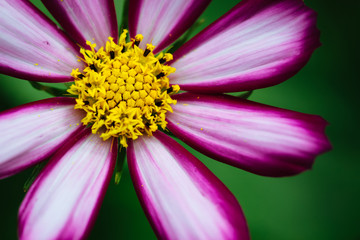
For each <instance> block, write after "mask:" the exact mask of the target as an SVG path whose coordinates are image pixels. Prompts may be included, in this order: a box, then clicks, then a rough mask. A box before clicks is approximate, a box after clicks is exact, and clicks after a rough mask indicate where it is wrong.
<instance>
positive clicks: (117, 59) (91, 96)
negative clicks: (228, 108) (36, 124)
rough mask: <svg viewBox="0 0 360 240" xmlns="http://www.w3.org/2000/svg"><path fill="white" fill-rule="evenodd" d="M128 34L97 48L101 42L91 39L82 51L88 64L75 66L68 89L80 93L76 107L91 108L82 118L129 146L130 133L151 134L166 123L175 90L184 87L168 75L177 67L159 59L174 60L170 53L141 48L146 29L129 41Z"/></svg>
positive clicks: (103, 134)
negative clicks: (79, 66) (156, 52)
mask: <svg viewBox="0 0 360 240" xmlns="http://www.w3.org/2000/svg"><path fill="white" fill-rule="evenodd" d="M126 38H127V30H124V31H123V33H122V34H121V35H120V38H119V43H118V44H116V43H115V42H114V41H113V38H111V37H109V38H108V39H109V41H108V42H107V43H106V45H105V46H104V47H101V48H99V49H98V50H97V51H96V50H95V48H96V44H95V43H91V42H89V41H87V44H88V45H89V46H90V48H91V50H85V49H81V50H80V53H81V54H82V58H80V59H81V60H82V61H84V62H85V64H86V67H85V69H84V70H83V71H79V69H73V70H72V72H71V76H73V77H74V84H73V85H72V86H71V87H70V88H69V90H68V92H69V93H70V94H73V95H77V96H78V97H77V99H76V104H75V109H83V110H84V111H85V112H86V116H85V117H84V118H83V119H82V120H81V122H82V123H83V124H84V125H89V126H91V131H92V132H93V133H94V134H99V135H100V137H101V138H103V139H104V140H106V139H109V138H110V137H118V138H119V139H120V144H121V145H122V146H124V147H127V139H128V138H130V139H133V140H135V139H137V138H138V137H139V136H141V135H143V134H146V135H152V132H154V131H156V130H157V129H158V127H159V126H160V127H162V128H166V124H167V122H166V120H165V114H166V112H168V111H170V112H172V108H171V106H170V105H171V104H175V103H176V100H173V99H171V97H170V94H173V93H176V92H177V91H178V90H179V87H178V86H177V85H173V86H171V88H170V85H169V79H168V77H167V76H168V74H170V73H172V72H174V71H175V69H174V68H172V67H170V66H167V65H162V63H161V61H164V60H161V61H160V60H159V59H165V60H166V61H170V60H171V59H172V55H171V54H168V53H166V54H162V53H160V54H159V56H158V57H155V56H154V54H153V53H152V51H153V50H154V48H155V46H153V45H152V44H146V48H145V49H141V48H139V47H138V46H139V44H140V42H141V41H142V40H143V36H142V35H141V34H138V35H136V36H135V38H134V39H132V40H131V41H130V42H126ZM159 74H160V75H161V76H160V75H159ZM168 89H171V91H169V90H168ZM100 132H101V134H100Z"/></svg>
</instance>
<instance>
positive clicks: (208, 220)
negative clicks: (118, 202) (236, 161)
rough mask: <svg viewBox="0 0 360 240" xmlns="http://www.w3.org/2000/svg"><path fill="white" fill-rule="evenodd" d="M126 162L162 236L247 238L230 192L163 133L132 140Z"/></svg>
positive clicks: (160, 237)
mask: <svg viewBox="0 0 360 240" xmlns="http://www.w3.org/2000/svg"><path fill="white" fill-rule="evenodd" d="M128 164H129V170H130V173H131V177H132V179H133V182H134V186H135V190H136V192H137V195H138V197H139V199H140V202H141V204H142V207H143V208H144V211H145V213H146V215H147V217H148V219H149V221H150V222H151V224H152V226H153V228H154V230H155V232H156V234H157V236H158V238H159V239H249V233H248V229H247V225H246V220H245V218H244V216H243V213H242V210H241V208H240V206H239V204H238V202H237V200H236V199H235V197H234V196H233V195H232V194H231V192H230V191H229V190H228V189H227V188H226V187H225V185H223V184H222V183H221V181H220V180H219V179H218V178H216V177H215V175H213V174H212V173H211V172H210V171H209V169H207V168H206V167H205V165H203V164H202V163H201V162H200V161H199V160H198V159H196V158H195V157H194V156H193V155H191V154H190V153H189V152H188V151H186V150H185V149H184V148H183V147H182V146H181V145H179V144H178V143H177V142H176V141H174V140H173V139H172V138H170V137H168V136H166V135H165V134H164V133H161V132H156V133H155V134H154V136H153V137H147V136H144V137H140V138H139V139H137V140H135V141H133V142H131V143H130V144H129V147H128Z"/></svg>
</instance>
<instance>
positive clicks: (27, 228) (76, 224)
mask: <svg viewBox="0 0 360 240" xmlns="http://www.w3.org/2000/svg"><path fill="white" fill-rule="evenodd" d="M89 134H90V131H87V132H83V133H82V134H81V135H80V136H78V137H79V139H73V140H72V141H70V142H69V143H68V144H66V145H65V146H64V147H63V148H61V149H60V150H59V152H58V153H57V154H56V155H55V156H54V158H53V159H51V160H50V162H49V164H48V165H47V166H46V167H45V169H44V170H43V171H42V172H41V174H40V175H39V176H38V178H37V179H36V180H35V182H34V183H33V185H32V186H31V188H30V189H29V191H28V193H27V194H26V196H25V199H24V201H23V202H22V204H21V206H20V210H19V237H20V239H22V240H26V239H29V240H30V239H36V240H42V239H44V240H46V239H83V238H85V237H86V235H87V234H88V233H89V230H90V228H91V225H92V223H93V222H94V219H95V217H96V215H97V212H98V210H99V207H100V205H101V202H102V200H103V197H104V194H105V191H106V189H107V186H108V183H109V180H110V178H111V175H112V171H113V169H114V165H115V160H116V153H117V151H116V150H117V143H116V139H113V138H111V139H109V140H108V141H103V140H102V139H101V138H100V137H99V135H95V134H90V135H89Z"/></svg>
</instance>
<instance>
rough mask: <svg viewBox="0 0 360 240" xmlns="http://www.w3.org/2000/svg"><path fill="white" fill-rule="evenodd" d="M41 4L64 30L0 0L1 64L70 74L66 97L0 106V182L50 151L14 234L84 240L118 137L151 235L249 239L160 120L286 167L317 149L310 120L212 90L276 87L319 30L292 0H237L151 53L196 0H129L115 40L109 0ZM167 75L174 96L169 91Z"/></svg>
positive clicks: (63, 78) (232, 206) (56, 77)
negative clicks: (192, 32) (187, 36)
mask: <svg viewBox="0 0 360 240" xmlns="http://www.w3.org/2000/svg"><path fill="white" fill-rule="evenodd" d="M43 3H44V5H45V6H46V7H47V8H48V10H49V11H50V13H51V14H52V15H53V16H54V17H55V19H56V20H57V21H58V22H59V24H60V25H61V26H62V28H63V29H64V30H65V31H66V33H67V34H68V35H66V34H65V33H64V32H63V31H62V30H60V29H59V28H58V27H57V26H56V25H55V24H53V23H52V22H51V21H50V20H49V19H48V18H47V17H45V16H44V15H43V14H42V13H41V12H40V11H39V10H38V9H36V8H35V7H34V6H33V5H32V4H31V3H29V2H28V1H24V0H17V1H14V0H11V1H10V0H4V1H2V2H1V3H0V26H1V32H2V35H1V37H0V48H1V55H0V72H1V73H4V74H8V75H10V76H15V77H19V78H22V79H26V80H30V81H42V82H69V81H74V80H75V82H74V85H72V87H71V88H70V90H69V92H70V93H72V94H74V95H77V96H76V97H77V99H76V101H75V99H74V98H72V97H69V96H67V97H66V96H65V97H64V96H63V97H55V98H50V99H45V100H41V101H37V102H33V103H30V104H25V105H23V106H19V107H17V108H14V109H10V110H8V111H5V112H3V113H1V115H0V131H1V133H2V137H1V138H0V146H1V148H0V177H1V178H4V177H8V176H11V175H13V174H15V173H18V172H19V171H21V170H23V169H25V168H27V167H30V166H33V165H35V164H37V163H39V162H41V161H43V160H44V159H47V158H49V157H51V159H50V161H49V162H48V164H47V165H46V166H45V167H44V169H43V170H42V172H41V173H40V174H39V176H38V177H37V178H36V180H35V181H34V183H33V184H32V186H31V187H30V189H29V191H28V192H27V194H26V196H25V199H24V201H23V202H22V204H21V207H20V210H19V237H20V238H21V239H55V238H56V239H58V238H61V239H64V238H66V239H67V238H69V239H81V238H85V237H86V236H87V234H88V233H89V231H90V229H91V226H92V224H93V222H94V219H95V217H96V215H97V212H98V210H99V206H100V204H101V202H102V199H103V197H104V194H105V190H106V188H107V186H108V184H109V181H110V178H111V176H112V173H113V170H114V166H115V162H116V157H117V154H118V152H119V149H118V147H119V148H123V147H127V160H128V165H129V170H130V173H131V176H132V180H133V182H134V187H135V189H136V192H137V194H138V197H139V199H140V202H141V204H142V207H143V208H144V211H145V213H146V215H147V217H148V219H149V221H150V223H151V225H152V227H153V229H154V231H155V233H156V234H157V236H158V237H159V238H167V239H194V238H196V239H249V233H248V229H247V224H246V220H245V218H244V216H243V213H242V210H241V208H240V205H239V204H238V202H237V200H236V199H235V198H234V196H233V195H232V194H231V192H230V191H229V190H228V189H227V188H226V187H225V186H224V185H223V184H222V183H221V182H220V180H219V179H218V178H216V177H215V176H214V175H213V174H212V173H211V172H210V171H209V170H208V169H207V168H206V167H205V165H203V164H202V163H201V162H200V161H199V160H198V159H196V158H195V157H194V156H192V155H191V154H190V153H189V152H188V151H187V150H185V149H184V148H183V147H182V146H181V145H180V144H178V143H177V142H176V141H175V140H173V139H172V138H171V137H169V136H167V135H166V134H165V133H163V132H161V131H159V130H158V127H159V126H160V127H162V128H165V130H169V131H171V133H173V134H174V135H175V136H177V137H178V138H179V139H181V140H182V141H183V142H185V143H187V144H188V145H189V146H191V147H193V148H194V149H196V150H198V151H200V152H201V153H203V154H205V155H207V156H210V157H212V158H214V159H216V160H219V161H222V162H224V163H227V164H231V165H233V166H236V167H239V168H242V169H245V170H247V171H250V172H253V173H256V174H260V175H264V176H273V177H279V176H290V175H294V174H298V173H300V172H302V171H304V170H307V169H309V168H311V166H312V164H313V162H314V158H315V157H316V156H317V155H318V154H321V153H323V152H325V151H327V150H329V149H330V144H329V142H328V140H327V138H326V136H325V134H324V129H325V126H326V122H325V121H324V120H323V119H322V118H321V117H318V116H314V115H308V114H303V113H297V112H293V111H290V110H284V109H279V108H275V107H271V106H267V105H263V104H259V103H255V102H251V101H248V100H245V99H242V98H240V97H233V96H229V95H226V94H224V93H227V92H237V91H249V90H254V89H258V88H264V87H269V86H272V85H275V84H278V83H280V82H282V81H284V80H286V79H287V78H289V77H291V76H292V75H294V74H295V73H296V72H297V71H299V70H300V69H301V68H302V67H303V66H304V65H305V63H306V62H307V61H308V59H309V58H310V56H311V54H312V52H313V51H314V50H315V49H316V48H317V47H318V46H319V31H318V30H317V28H316V16H315V15H316V14H315V13H314V12H313V11H312V10H311V9H309V8H308V7H306V6H305V5H304V3H303V2H302V1H301V0H273V1H268V0H243V1H241V2H240V3H239V4H238V5H236V6H235V7H234V8H233V9H231V10H230V11H229V12H228V13H227V14H225V15H224V16H223V17H221V18H220V19H219V20H217V21H216V22H214V23H213V24H212V25H210V26H209V27H207V28H206V29H205V30H203V31H202V32H200V33H199V34H197V35H196V36H195V37H194V38H192V39H191V40H189V41H188V42H186V43H185V44H184V45H183V46H181V47H180V48H179V49H177V50H176V51H175V52H174V54H173V56H172V55H166V54H163V53H160V51H161V50H163V49H165V48H166V47H167V46H169V45H171V44H172V43H174V41H175V40H176V39H177V38H179V37H180V36H181V35H182V34H183V33H184V32H185V31H186V30H187V29H188V28H189V27H190V25H192V24H193V23H194V22H195V20H196V19H197V17H198V16H199V15H200V14H201V13H202V11H203V10H204V9H205V7H206V6H207V5H208V4H209V1H208V0H188V1H175V0H171V1H169V0H167V1H165V0H157V1H156V0H153V1H140V0H138V1H136V0H133V1H130V3H129V14H128V16H129V19H128V21H129V33H130V35H131V37H132V41H130V42H128V43H126V41H125V38H126V36H125V35H121V36H120V39H119V38H118V30H117V29H118V28H117V22H116V15H115V10H114V3H113V1H111V0H108V1H92V2H91V4H89V2H85V1H80V0H78V1H75V0H65V1H63V0H61V1H58V0H48V1H43ZM123 34H126V31H125V33H123ZM140 34H142V35H140ZM109 37H110V38H109ZM108 40H109V41H108ZM107 41H108V42H107ZM74 42H76V43H78V44H79V45H76V44H75V43H74ZM94 42H95V43H96V44H97V45H93V43H94ZM117 42H119V44H115V43H117ZM146 44H148V45H146ZM79 46H81V47H82V48H81V49H80V47H79ZM96 46H103V47H104V48H102V49H101V47H99V48H97V47H96ZM154 46H156V48H154ZM80 51H81V54H80ZM154 54H155V55H154ZM156 54H159V55H156ZM123 57H124V58H123ZM172 57H173V60H172V59H171V58H172ZM80 59H81V60H80ZM121 59H123V60H124V61H123V62H122V60H121ZM117 60H118V62H119V63H115V61H117ZM84 62H85V64H84ZM116 66H118V67H116ZM122 66H126V67H124V69H121V67H122ZM99 68H101V71H99ZM116 69H117V70H116ZM130 69H134V71H136V73H135V72H134V71H133V74H135V75H134V76H132V75H131V73H130ZM175 69H176V71H175V72H174V70H175ZM123 72H127V73H128V75H126V76H125V77H124V78H125V79H123V78H122V77H121V76H120V75H119V74H122V73H123ZM70 73H71V75H70ZM136 74H140V75H141V74H142V75H141V77H138V78H139V79H140V80H139V79H136V76H138V75H136ZM140 75H139V76H140ZM112 76H113V77H115V80H114V79H113V80H109V79H110V78H112ZM146 76H149V77H150V79H149V82H148V84H150V85H149V86H148V90H146V87H145V84H147V82H146V80H145V77H146ZM119 79H122V80H124V82H123V83H121V84H120V83H118V82H117V81H118V80H119ZM141 79H142V80H141ZM111 81H116V84H115V85H114V86H112V84H114V83H115V82H111ZM119 81H120V80H119ZM139 82H141V84H142V86H140V85H139V84H140V83H139ZM130 83H131V84H130ZM143 83H144V84H143ZM151 84H152V85H151ZM177 85H178V86H179V87H180V89H181V90H183V91H186V92H185V93H180V94H174V93H175V92H176V90H177ZM122 86H125V87H124V88H123V92H120V93H121V95H120V96H119V95H116V94H118V93H119V91H120V88H121V87H122ZM94 89H97V90H96V92H95V93H94V91H95V90H94ZM141 89H145V90H146V91H145V92H146V93H145V92H144V94H145V95H143V96H141V94H140V91H141ZM152 90H153V92H151V91H152ZM168 90H169V91H168ZM135 91H139V93H138V94H137V93H136V94H135V93H134V92H135ZM133 93H134V94H133ZM146 94H147V95H146ZM125 95H126V96H125ZM116 97H117V98H118V99H117V100H116ZM120 98H121V99H120ZM129 99H132V100H133V101H132V102H131V101H130V100H129ZM139 99H140V100H142V101H143V102H141V101H140V100H139ZM112 100H114V101H115V102H112ZM137 100H139V101H137ZM156 100H158V101H156ZM121 101H125V104H121V103H120V102H121ZM175 103H176V104H175ZM74 105H75V108H76V109H74ZM140 110H141V111H140ZM139 111H140V112H139ZM111 114H113V115H111ZM110 116H111V117H110ZM114 116H117V117H114ZM139 116H140V117H139ZM108 118H109V119H110V120H109V119H108ZM119 118H120V119H125V120H122V121H119ZM82 123H84V124H85V125H89V127H87V126H85V125H84V124H82ZM165 132H166V131H165ZM118 139H120V143H118ZM127 145H128V146H127ZM123 149H124V148H123Z"/></svg>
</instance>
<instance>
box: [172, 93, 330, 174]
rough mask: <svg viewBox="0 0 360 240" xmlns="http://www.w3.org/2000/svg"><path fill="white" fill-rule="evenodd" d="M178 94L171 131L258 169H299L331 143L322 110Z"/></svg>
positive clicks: (223, 158)
mask: <svg viewBox="0 0 360 240" xmlns="http://www.w3.org/2000/svg"><path fill="white" fill-rule="evenodd" d="M175 98H176V99H177V100H178V103H177V104H176V105H175V106H173V110H174V113H169V114H168V116H167V121H168V122H169V123H168V125H167V127H168V128H169V130H170V131H171V132H173V133H174V134H175V135H177V136H178V137H179V138H180V139H181V140H183V141H184V142H185V143H187V144H188V145H190V146H191V147H193V148H194V149H196V150H198V151H200V152H201V153H203V154H205V155H207V156H210V157H212V158H214V159H217V160H219V161H222V162H225V163H228V164H230V165H233V166H236V167H239V168H242V169H245V170H247V171H250V172H253V173H256V174H260V175H265V176H275V177H277V176H288V175H293V174H297V173H300V172H302V171H304V170H307V169H309V168H311V166H312V164H313V162H314V159H315V157H316V156H317V155H318V154H321V153H323V152H325V151H328V150H329V149H330V148H331V146H330V143H329V141H328V140H327V138H326V135H325V133H324V129H325V126H326V125H327V123H326V121H324V120H323V119H322V118H321V117H319V116H315V115H308V114H304V113H298V112H293V111H290V110H284V109H280V108H275V107H271V106H267V105H263V104H259V103H255V102H251V101H247V100H243V99H240V98H235V97H231V96H224V95H218V96H207V95H195V94H190V93H187V94H180V95H176V97H175Z"/></svg>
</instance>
